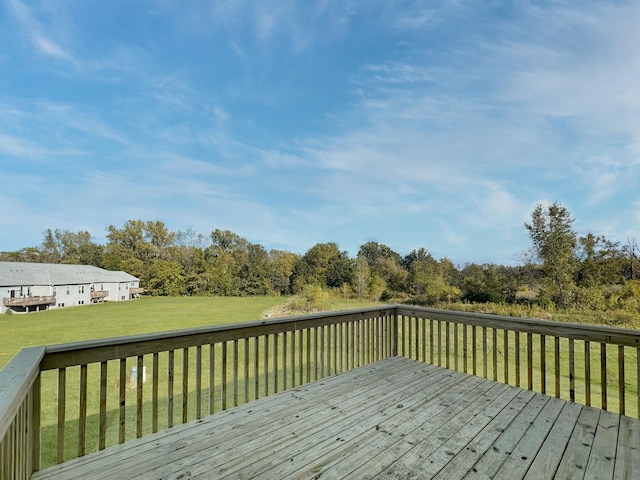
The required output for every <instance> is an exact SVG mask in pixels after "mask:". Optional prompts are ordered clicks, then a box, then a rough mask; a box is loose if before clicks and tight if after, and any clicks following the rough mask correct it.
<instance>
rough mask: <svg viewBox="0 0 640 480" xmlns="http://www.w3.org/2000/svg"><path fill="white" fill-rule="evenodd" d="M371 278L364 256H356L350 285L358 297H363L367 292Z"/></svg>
mask: <svg viewBox="0 0 640 480" xmlns="http://www.w3.org/2000/svg"><path fill="white" fill-rule="evenodd" d="M370 280H371V269H370V268H369V264H368V263H367V260H366V259H365V258H364V257H358V258H357V259H356V260H355V261H354V265H353V276H352V280H351V285H352V288H353V291H354V292H355V294H356V296H357V297H358V298H363V297H364V296H365V295H366V294H367V290H368V286H369V281H370Z"/></svg>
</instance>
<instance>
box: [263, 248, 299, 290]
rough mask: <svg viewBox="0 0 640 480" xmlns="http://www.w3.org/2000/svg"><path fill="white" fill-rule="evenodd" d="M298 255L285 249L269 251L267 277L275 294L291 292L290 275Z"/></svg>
mask: <svg viewBox="0 0 640 480" xmlns="http://www.w3.org/2000/svg"><path fill="white" fill-rule="evenodd" d="M299 259H300V256H299V255H297V254H295V253H292V252H287V251H285V250H271V251H269V269H268V272H267V277H268V279H269V283H270V284H271V288H272V289H273V292H274V293H276V294H277V295H289V294H290V293H291V276H292V275H293V268H294V266H295V264H296V262H297V261H298V260H299Z"/></svg>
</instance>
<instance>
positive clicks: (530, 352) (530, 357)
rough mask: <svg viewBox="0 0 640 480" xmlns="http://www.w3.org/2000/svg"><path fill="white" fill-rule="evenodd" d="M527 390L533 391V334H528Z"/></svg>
mask: <svg viewBox="0 0 640 480" xmlns="http://www.w3.org/2000/svg"><path fill="white" fill-rule="evenodd" d="M527 388H528V389H529V390H533V334H532V333H531V332H527Z"/></svg>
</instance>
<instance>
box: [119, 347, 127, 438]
mask: <svg viewBox="0 0 640 480" xmlns="http://www.w3.org/2000/svg"><path fill="white" fill-rule="evenodd" d="M119 383H120V392H119V393H120V419H119V420H120V423H119V430H118V443H124V441H125V422H126V413H127V410H126V398H127V397H126V395H127V359H126V358H121V359H120V382H119Z"/></svg>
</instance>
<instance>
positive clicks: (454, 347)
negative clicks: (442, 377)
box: [452, 323, 459, 371]
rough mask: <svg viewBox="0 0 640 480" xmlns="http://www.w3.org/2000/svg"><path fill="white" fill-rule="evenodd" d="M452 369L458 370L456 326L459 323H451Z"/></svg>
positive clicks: (457, 326)
mask: <svg viewBox="0 0 640 480" xmlns="http://www.w3.org/2000/svg"><path fill="white" fill-rule="evenodd" d="M452 326H453V369H454V370H455V371H458V328H459V325H458V324H457V323H454V324H453V325H452Z"/></svg>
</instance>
